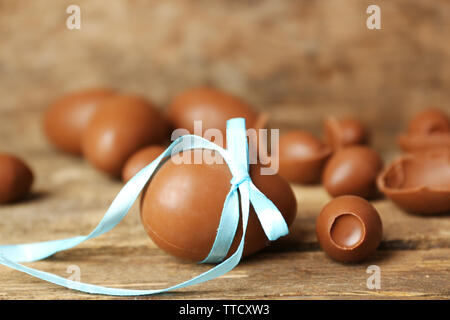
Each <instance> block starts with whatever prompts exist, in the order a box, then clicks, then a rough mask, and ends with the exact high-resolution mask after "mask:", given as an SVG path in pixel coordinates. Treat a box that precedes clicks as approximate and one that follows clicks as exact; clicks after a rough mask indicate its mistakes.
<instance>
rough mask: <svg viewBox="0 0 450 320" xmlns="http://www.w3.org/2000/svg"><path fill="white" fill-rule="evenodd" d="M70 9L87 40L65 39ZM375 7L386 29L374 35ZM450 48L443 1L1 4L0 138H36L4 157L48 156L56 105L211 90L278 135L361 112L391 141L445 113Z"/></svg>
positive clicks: (71, 34) (75, 35)
mask: <svg viewBox="0 0 450 320" xmlns="http://www.w3.org/2000/svg"><path fill="white" fill-rule="evenodd" d="M70 4H77V5H79V6H80V8H81V20H82V26H81V27H82V28H81V30H69V29H67V28H66V19H67V17H68V16H69V15H68V14H67V13H66V8H67V6H68V5H70ZM370 4H377V5H379V6H380V7H381V20H382V30H368V29H367V28H366V19H367V17H368V16H369V15H368V14H367V13H366V8H367V7H368V5H370ZM449 39H450V2H448V1H447V0H435V1H423V0H395V1H392V0H390V1H378V0H377V1H375V0H372V1H365V0H349V1H345V2H342V1H339V0H323V1H310V0H299V1H287V0H281V1H280V0H278V1H269V0H266V1H255V0H233V1H219V0H201V1H193V0H191V1H144V0H128V1H127V0H115V1H108V0H96V1H85V0H77V1H75V0H72V1H51V0H35V1H27V0H0V136H5V134H6V132H9V133H11V130H13V131H16V130H17V129H18V128H19V130H17V131H19V132H21V133H30V137H31V139H25V138H24V137H23V135H20V136H11V138H9V139H2V140H3V141H0V148H2V149H7V150H14V149H16V148H17V145H20V146H23V147H24V148H26V149H27V150H29V149H30V148H33V149H34V148H41V147H42V146H43V144H45V141H44V139H43V137H42V133H41V130H40V127H39V126H40V114H41V112H42V110H43V109H44V108H45V107H46V106H47V105H48V104H49V102H51V101H52V100H53V99H54V98H55V97H57V96H59V95H60V94H63V93H65V92H68V91H70V90H74V89H79V88H84V87H89V86H97V85H106V86H112V87H115V88H119V89H122V90H126V91H131V92H136V93H140V94H143V95H146V96H148V97H149V98H151V99H153V100H154V101H155V102H157V103H158V104H159V105H160V106H161V107H164V105H165V104H167V102H168V101H169V100H170V99H171V98H172V97H173V96H174V95H175V94H176V93H177V92H179V91H180V90H183V89H184V88H186V87H189V86H193V85H198V84H211V85H215V86H218V87H220V88H224V89H226V90H229V91H231V92H233V93H235V94H237V95H240V96H242V97H244V98H246V99H247V100H249V101H250V102H252V103H253V104H254V105H255V106H256V107H257V108H260V109H266V110H269V111H270V112H271V114H272V120H273V124H274V125H275V126H278V127H281V128H290V127H303V128H305V129H309V130H312V131H314V132H315V133H318V134H320V130H321V128H320V124H321V120H322V118H323V116H324V115H328V114H354V115H357V116H359V117H360V118H362V119H363V120H365V121H367V122H368V123H369V124H370V126H371V127H372V128H373V129H374V130H376V132H382V131H384V132H388V133H395V132H398V131H400V130H402V128H403V126H404V124H405V122H406V120H407V119H408V117H410V116H411V114H412V113H413V112H415V111H417V110H418V109H421V108H423V107H426V106H430V105H434V106H438V107H440V108H444V109H445V108H447V109H448V108H449V101H450V41H449ZM5 140H7V141H5ZM375 141H376V143H378V144H381V142H380V141H382V140H380V139H378V138H377V137H375ZM377 141H378V142H377ZM383 141H384V140H383Z"/></svg>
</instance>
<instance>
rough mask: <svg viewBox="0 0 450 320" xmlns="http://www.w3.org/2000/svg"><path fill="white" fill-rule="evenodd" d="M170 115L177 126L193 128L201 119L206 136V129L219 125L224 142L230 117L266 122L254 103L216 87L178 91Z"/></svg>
mask: <svg viewBox="0 0 450 320" xmlns="http://www.w3.org/2000/svg"><path fill="white" fill-rule="evenodd" d="M167 114H168V118H169V120H170V121H171V123H172V125H173V126H174V128H175V129H177V128H183V129H187V130H188V131H189V132H190V133H191V134H194V133H195V134H197V133H196V132H194V121H201V122H202V123H201V128H202V132H201V135H202V136H203V134H204V132H205V130H207V129H218V130H220V131H221V132H222V134H223V140H224V141H223V142H224V143H225V133H226V123H227V120H229V119H231V118H240V117H242V118H245V119H246V126H247V128H257V129H258V128H261V127H264V126H265V123H261V121H260V120H261V119H262V122H264V120H265V118H259V116H258V114H257V113H256V111H255V110H254V109H253V107H252V106H251V105H249V104H248V103H247V102H245V101H243V100H242V99H241V98H238V97H236V96H234V95H232V94H229V93H226V92H223V91H221V90H218V89H214V88H204V87H201V88H193V89H189V90H186V91H184V92H182V93H181V94H179V95H178V96H177V97H176V98H175V99H174V100H173V101H172V103H171V104H170V105H169V107H168V113H167Z"/></svg>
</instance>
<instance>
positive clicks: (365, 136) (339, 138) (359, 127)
mask: <svg viewBox="0 0 450 320" xmlns="http://www.w3.org/2000/svg"><path fill="white" fill-rule="evenodd" d="M323 127H324V140H325V143H326V144H327V145H328V146H330V147H331V148H332V149H334V150H336V149H340V148H344V147H347V146H351V145H355V144H361V145H366V144H368V143H369V131H368V129H367V128H366V126H365V125H364V124H363V123H362V122H361V121H360V120H358V119H355V118H336V117H328V118H326V119H325V121H324V124H323Z"/></svg>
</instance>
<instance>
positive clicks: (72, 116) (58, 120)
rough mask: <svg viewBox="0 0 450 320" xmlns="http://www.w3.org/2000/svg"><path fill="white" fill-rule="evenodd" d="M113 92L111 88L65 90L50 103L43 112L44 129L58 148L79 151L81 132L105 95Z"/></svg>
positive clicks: (105, 97) (66, 150)
mask: <svg viewBox="0 0 450 320" xmlns="http://www.w3.org/2000/svg"><path fill="white" fill-rule="evenodd" d="M114 94H115V91H114V90H112V89H87V90H83V91H78V92H75V93H71V94H67V95H65V96H63V97H61V98H59V99H58V100H56V101H55V102H53V104H52V105H50V106H49V108H48V109H47V111H46V112H45V115H44V132H45V134H46V136H47V138H48V140H49V141H50V142H51V143H52V144H53V145H54V146H55V147H57V148H58V149H60V150H62V151H65V152H69V153H73V154H81V139H82V134H83V132H84V130H85V128H86V126H87V124H88V122H89V120H90V119H91V117H92V115H93V114H94V112H95V110H96V109H97V107H98V105H99V104H100V103H101V102H103V101H104V100H105V99H107V98H110V97H111V96H112V95H114Z"/></svg>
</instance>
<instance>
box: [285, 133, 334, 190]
mask: <svg viewBox="0 0 450 320" xmlns="http://www.w3.org/2000/svg"><path fill="white" fill-rule="evenodd" d="M279 148H280V156H279V160H280V162H279V166H280V167H279V173H280V175H281V176H283V177H284V178H285V179H286V180H288V181H290V182H295V183H303V184H307V183H317V182H320V177H321V175H322V170H323V166H324V165H325V162H326V161H327V159H328V157H329V156H330V154H331V149H330V148H328V147H327V146H325V144H324V143H323V142H322V141H321V140H320V139H318V138H316V137H315V136H313V135H312V134H310V133H308V132H306V131H302V130H292V131H290V132H287V133H285V134H283V135H282V136H281V137H280V144H279Z"/></svg>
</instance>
